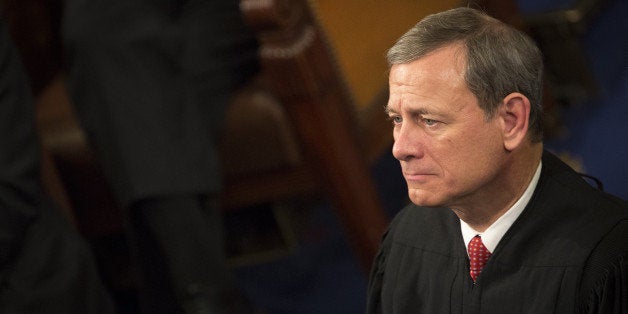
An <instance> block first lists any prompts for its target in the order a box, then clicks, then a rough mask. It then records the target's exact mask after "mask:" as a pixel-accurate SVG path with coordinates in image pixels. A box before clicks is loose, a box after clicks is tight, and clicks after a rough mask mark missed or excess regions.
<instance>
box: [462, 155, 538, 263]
mask: <svg viewBox="0 0 628 314" xmlns="http://www.w3.org/2000/svg"><path fill="white" fill-rule="evenodd" d="M539 177H541V163H539V166H538V167H537V168H536V172H535V173H534V176H533V177H532V180H531V181H530V184H529V185H528V188H527V189H526V190H525V192H523V195H521V197H520V198H519V200H517V202H516V203H515V204H514V205H512V207H511V208H510V209H508V211H507V212H506V213H504V214H503V215H502V216H501V217H499V218H498V219H497V220H496V221H495V222H494V223H493V224H491V225H490V226H489V227H488V228H487V229H486V230H485V231H484V232H477V231H475V230H473V228H471V227H470V226H469V225H468V224H467V223H466V222H464V221H462V220H460V230H461V231H462V238H463V239H464V243H465V246H467V247H468V246H469V242H471V239H473V237H475V236H476V235H478V234H479V235H481V236H482V243H484V246H486V248H487V249H488V251H489V252H491V253H492V252H493V251H495V248H496V247H497V243H499V241H500V240H501V239H502V237H503V236H504V234H506V231H508V229H510V226H512V224H513V223H515V220H517V218H519V215H521V213H522V212H523V210H524V209H525V208H526V206H527V205H528V202H530V199H531V198H532V194H533V193H534V190H535V189H536V185H537V183H538V182H539Z"/></svg>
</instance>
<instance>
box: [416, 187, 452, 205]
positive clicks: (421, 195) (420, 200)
mask: <svg viewBox="0 0 628 314" xmlns="http://www.w3.org/2000/svg"><path fill="white" fill-rule="evenodd" d="M408 196H409V198H410V201H412V203H414V204H415V205H417V206H421V207H444V202H443V201H442V200H441V199H440V198H439V197H437V195H435V194H434V193H431V192H427V191H425V190H418V189H413V190H409V191H408Z"/></svg>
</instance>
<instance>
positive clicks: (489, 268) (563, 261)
mask: <svg viewBox="0 0 628 314" xmlns="http://www.w3.org/2000/svg"><path fill="white" fill-rule="evenodd" d="M367 302H368V303H367V313H535V314H536V313H628V205H627V204H626V202H625V201H623V200H620V199H618V198H616V197H613V196H611V195H608V194H605V193H603V192H601V191H599V190H597V189H595V188H593V187H591V186H590V185H589V184H587V183H586V182H585V181H584V180H583V179H582V178H581V177H580V176H579V175H578V174H577V173H576V172H574V171H573V170H572V169H571V168H569V167H568V166H567V165H565V164H564V163H562V162H561V161H560V160H559V159H558V158H556V157H555V156H553V155H551V154H550V153H549V152H547V151H546V152H544V154H543V168H542V172H541V177H540V180H539V182H538V185H537V187H536V189H535V191H534V194H533V196H532V199H531V200H530V202H529V203H528V205H527V206H526V208H525V209H524V211H523V212H522V214H521V215H520V216H519V218H518V219H517V220H516V221H515V223H514V224H513V225H512V227H511V228H510V229H509V230H508V231H507V232H506V234H505V235H504V237H503V238H502V239H501V241H500V242H499V244H498V245H497V247H496V248H495V250H494V252H493V254H492V256H491V257H490V259H489V260H488V262H487V264H486V266H485V267H484V269H483V270H482V273H481V274H480V276H479V277H478V279H477V282H476V283H475V284H474V283H473V281H472V279H471V277H470V276H469V259H468V255H467V253H466V248H465V244H464V241H463V239H462V234H461V231H460V220H459V219H458V217H457V216H456V215H455V214H454V213H453V212H452V211H451V210H449V209H446V208H425V207H419V206H415V205H410V206H408V207H406V208H404V209H403V210H402V211H401V212H400V213H399V214H398V215H397V216H396V217H395V219H393V222H392V223H391V225H390V227H389V229H388V231H387V232H386V234H385V235H384V240H383V243H382V247H381V249H380V252H379V254H378V256H377V258H376V260H375V262H374V265H373V269H372V271H371V275H370V283H369V289H368V301H367Z"/></svg>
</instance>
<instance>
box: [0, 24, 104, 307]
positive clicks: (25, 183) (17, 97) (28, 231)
mask: <svg viewBox="0 0 628 314" xmlns="http://www.w3.org/2000/svg"><path fill="white" fill-rule="evenodd" d="M34 106H35V105H34V103H33V99H32V95H31V89H30V85H29V82H28V78H27V76H26V72H25V71H24V69H23V67H22V64H21V61H20V59H19V56H18V52H17V50H16V48H15V47H14V45H13V43H12V41H11V39H10V37H9V34H8V32H7V30H6V28H5V24H4V23H3V21H2V22H0V313H7V314H9V313H16V314H17V313H67V314H72V313H76V314H82V313H113V312H114V308H113V303H112V302H111V299H110V297H109V294H108V292H107V290H106V289H105V287H104V286H103V284H102V282H101V280H100V277H99V274H98V271H97V268H96V264H95V262H94V258H93V255H92V253H91V250H90V247H89V246H88V245H87V242H86V241H85V240H84V239H83V238H81V237H80V235H79V234H78V232H77V231H76V230H75V229H74V228H73V227H72V226H71V225H70V223H69V221H68V219H66V217H63V216H62V214H61V210H60V209H59V208H57V207H56V206H54V205H53V203H52V202H51V201H50V199H49V198H48V197H46V196H45V194H44V191H43V189H42V186H41V182H40V172H39V171H40V158H39V157H40V150H39V148H40V147H39V141H38V138H37V134H36V132H35V128H34V123H35V120H34V109H35V108H34Z"/></svg>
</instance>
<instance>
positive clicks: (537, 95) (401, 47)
mask: <svg viewBox="0 0 628 314" xmlns="http://www.w3.org/2000/svg"><path fill="white" fill-rule="evenodd" d="M455 43H461V44H463V46H464V48H466V61H467V62H466V63H467V64H466V71H465V81H466V84H467V86H468V88H469V90H471V92H472V93H473V94H474V95H475V96H476V97H477V99H478V102H479V105H480V108H482V110H484V112H485V113H486V117H487V119H489V118H491V117H493V115H494V114H495V111H496V109H497V108H498V107H499V105H500V104H501V102H502V100H503V99H504V97H506V96H507V95H508V94H510V93H513V92H519V93H521V94H523V95H525V96H526V97H528V99H529V100H530V104H531V109H530V123H529V130H530V131H531V132H532V134H531V139H532V141H533V142H540V141H541V140H542V137H543V126H542V115H543V108H542V104H541V98H542V91H543V56H542V54H541V52H540V51H539V48H538V47H537V46H536V44H535V43H534V41H533V40H532V39H531V38H530V37H528V36H527V35H526V34H524V33H523V32H520V31H518V30H516V29H514V28H513V27H510V26H508V25H506V24H504V23H502V22H500V21H499V20H497V19H495V18H492V17H490V16H488V15H487V14H486V13H483V12H481V11H478V10H475V9H472V8H466V7H459V8H456V9H452V10H448V11H444V12H440V13H437V14H432V15H428V16H427V17H425V18H424V19H423V20H421V21H420V22H419V23H418V24H416V25H415V26H414V27H412V28H411V29H410V30H409V31H408V32H406V33H405V34H404V35H403V36H401V38H399V40H398V41H397V42H396V43H395V44H394V45H393V46H392V48H390V49H389V50H388V54H387V60H388V64H389V66H392V65H394V64H402V63H409V62H412V61H414V60H417V59H419V58H421V57H423V56H425V55H426V54H428V53H430V52H432V51H434V50H436V49H438V48H441V47H443V46H446V45H450V44H455Z"/></svg>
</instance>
